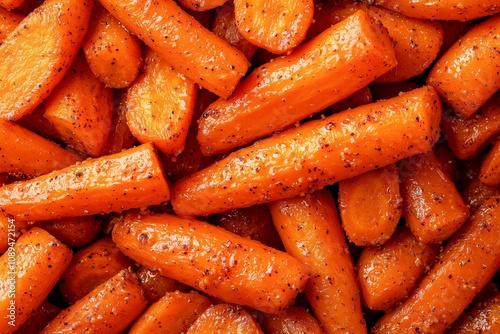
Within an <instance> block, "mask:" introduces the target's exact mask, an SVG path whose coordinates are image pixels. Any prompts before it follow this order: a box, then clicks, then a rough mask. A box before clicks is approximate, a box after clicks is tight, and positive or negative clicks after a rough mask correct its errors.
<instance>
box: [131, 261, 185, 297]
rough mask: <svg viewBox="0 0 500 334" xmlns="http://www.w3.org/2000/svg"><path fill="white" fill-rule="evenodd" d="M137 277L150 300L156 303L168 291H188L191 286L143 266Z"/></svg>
mask: <svg viewBox="0 0 500 334" xmlns="http://www.w3.org/2000/svg"><path fill="white" fill-rule="evenodd" d="M137 278H139V282H140V283H141V286H142V288H143V290H144V295H145V297H146V299H147V300H148V302H150V303H156V302H157V301H158V300H160V298H162V297H163V296H165V295H166V294H167V293H168V292H173V291H179V292H188V291H190V290H191V288H190V287H189V286H187V285H185V284H182V283H180V282H177V281H176V280H174V279H171V278H169V277H165V276H161V275H160V274H159V273H158V271H156V270H151V269H149V268H146V267H143V266H141V267H140V268H139V269H138V270H137Z"/></svg>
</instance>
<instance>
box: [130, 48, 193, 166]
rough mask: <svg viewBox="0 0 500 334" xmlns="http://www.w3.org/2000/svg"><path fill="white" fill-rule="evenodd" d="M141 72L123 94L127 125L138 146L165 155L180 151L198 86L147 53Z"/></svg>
mask: <svg viewBox="0 0 500 334" xmlns="http://www.w3.org/2000/svg"><path fill="white" fill-rule="evenodd" d="M144 58H145V59H144V70H143V74H141V75H140V76H139V77H138V78H137V80H136V81H135V82H134V84H133V85H132V86H131V87H130V88H129V89H128V91H127V112H126V116H127V124H128V127H129V129H130V131H131V132H132V135H134V137H136V138H137V139H138V140H139V141H140V142H142V143H146V142H150V143H152V144H153V145H154V146H155V147H157V148H158V149H159V150H160V151H162V152H163V153H165V154H167V155H174V156H175V155H178V154H179V153H181V152H182V150H183V149H184V143H185V142H186V136H187V132H188V129H189V124H190V123H191V119H192V117H193V110H194V106H195V102H196V94H197V92H198V86H197V85H196V84H195V83H194V82H193V81H192V80H191V79H188V78H186V77H185V76H184V75H183V74H180V73H179V72H177V71H176V70H174V68H173V67H172V66H171V65H170V63H169V62H167V61H166V60H165V59H163V58H162V57H161V56H160V55H159V54H158V53H156V52H154V51H153V50H151V49H149V50H148V51H147V52H146V55H145V57H144Z"/></svg>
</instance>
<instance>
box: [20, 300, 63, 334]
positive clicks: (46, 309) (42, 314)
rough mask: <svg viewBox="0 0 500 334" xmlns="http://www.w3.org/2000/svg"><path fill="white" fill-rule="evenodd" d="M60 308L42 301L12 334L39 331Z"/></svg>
mask: <svg viewBox="0 0 500 334" xmlns="http://www.w3.org/2000/svg"><path fill="white" fill-rule="evenodd" d="M61 310H62V309H61V308H60V307H58V306H55V305H52V304H51V303H49V302H47V301H44V302H43V303H42V305H40V306H39V307H38V308H37V309H36V310H35V311H34V312H33V313H32V314H31V315H30V317H29V318H28V320H26V322H25V323H24V324H23V325H22V326H21V327H20V328H19V329H18V330H16V331H15V332H14V334H25V333H39V332H40V331H42V330H43V329H44V328H45V326H47V324H48V323H49V322H50V321H52V320H53V319H54V318H55V317H56V316H57V314H58V313H59V312H61Z"/></svg>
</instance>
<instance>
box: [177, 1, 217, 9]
mask: <svg viewBox="0 0 500 334" xmlns="http://www.w3.org/2000/svg"><path fill="white" fill-rule="evenodd" d="M226 1H227V0H179V3H180V4H181V5H182V6H184V7H185V8H188V9H191V10H196V11H205V10H209V9H213V8H216V7H219V6H222V5H223V4H224V3H225V2H226Z"/></svg>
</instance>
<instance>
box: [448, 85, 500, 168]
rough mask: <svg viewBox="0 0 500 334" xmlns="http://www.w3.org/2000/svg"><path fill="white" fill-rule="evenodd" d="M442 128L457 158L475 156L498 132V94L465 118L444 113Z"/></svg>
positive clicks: (499, 108)
mask: <svg viewBox="0 0 500 334" xmlns="http://www.w3.org/2000/svg"><path fill="white" fill-rule="evenodd" d="M442 128H443V131H444V134H445V136H446V141H447V143H448V146H449V147H450V149H451V150H452V151H453V153H454V154H455V155H456V156H457V158H459V159H470V158H473V157H475V156H477V155H478V154H479V153H480V152H481V150H482V149H483V148H484V147H485V146H486V145H487V144H488V143H489V141H490V140H491V139H492V138H494V136H496V135H497V134H499V133H500V95H498V94H497V95H495V96H493V97H492V98H491V99H490V100H488V102H486V104H485V105H484V106H483V107H482V108H481V109H479V111H478V112H476V113H475V114H474V115H472V116H471V117H469V118H467V119H462V118H460V117H457V116H456V115H455V114H453V113H445V114H444V116H443V124H442Z"/></svg>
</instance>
